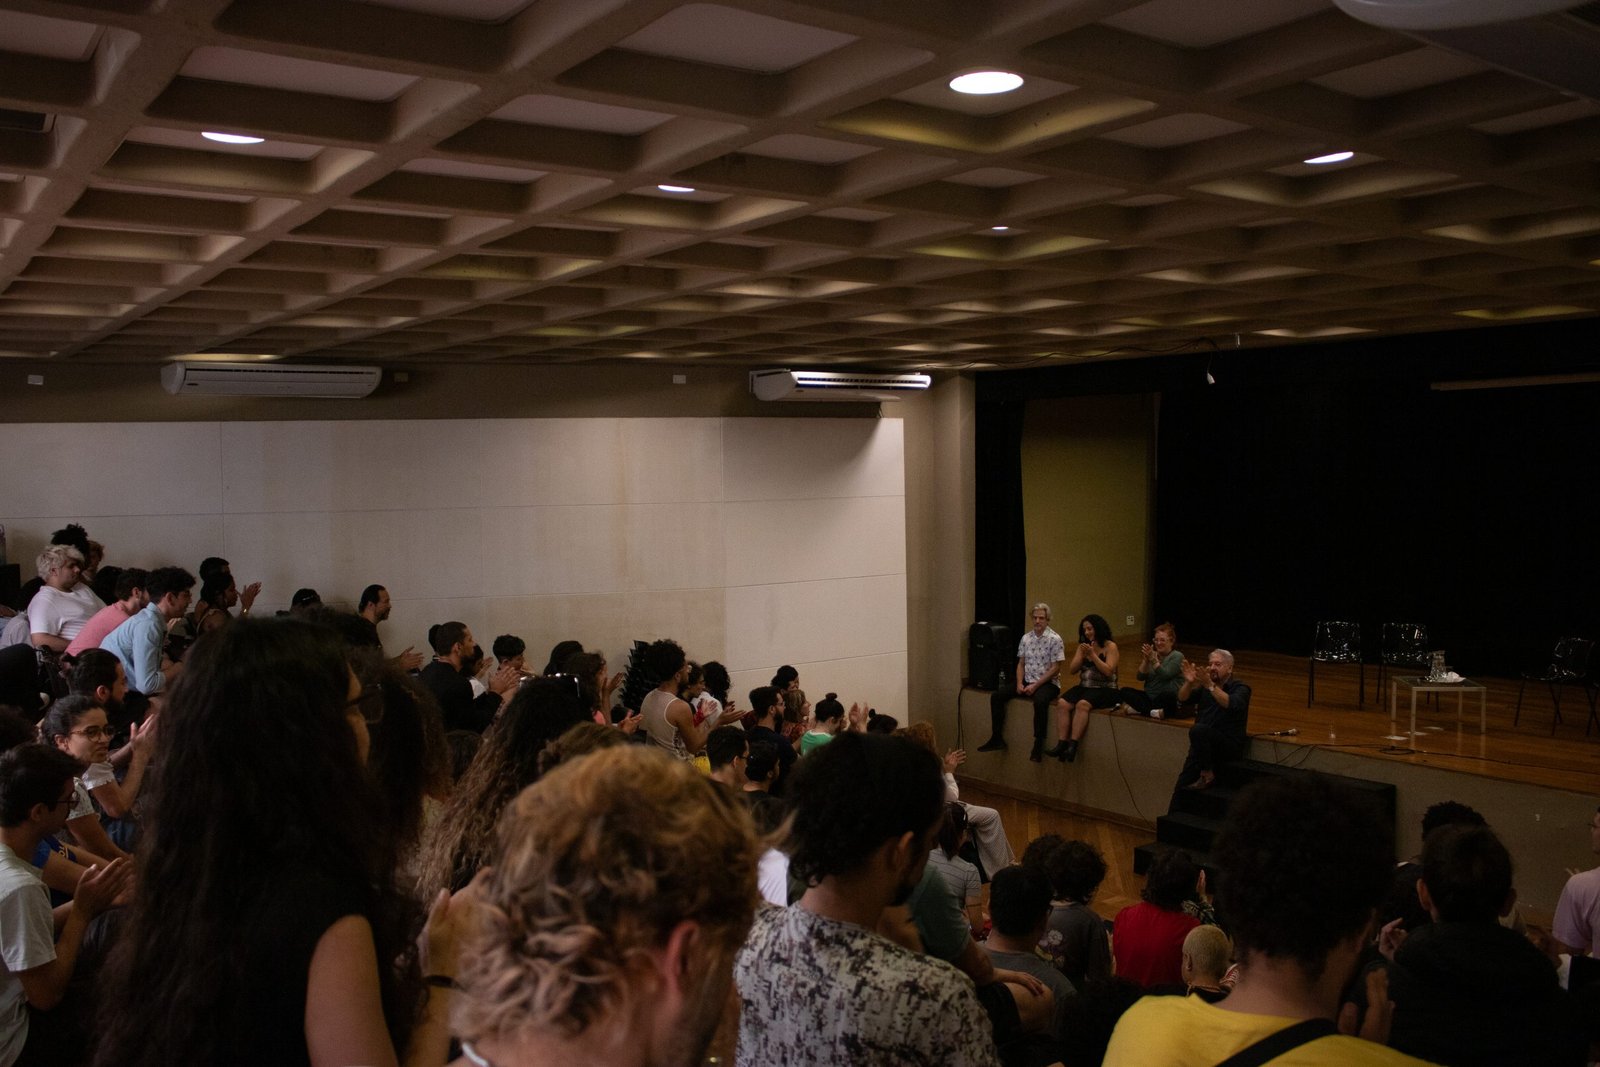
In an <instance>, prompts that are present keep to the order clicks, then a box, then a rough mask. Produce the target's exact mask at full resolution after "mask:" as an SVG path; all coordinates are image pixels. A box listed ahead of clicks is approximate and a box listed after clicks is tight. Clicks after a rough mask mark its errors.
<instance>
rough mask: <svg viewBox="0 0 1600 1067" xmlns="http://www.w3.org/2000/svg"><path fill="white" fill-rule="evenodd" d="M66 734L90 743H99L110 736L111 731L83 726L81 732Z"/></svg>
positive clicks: (102, 727)
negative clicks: (84, 739) (84, 738)
mask: <svg viewBox="0 0 1600 1067" xmlns="http://www.w3.org/2000/svg"><path fill="white" fill-rule="evenodd" d="M67 733H69V734H76V735H78V736H81V737H87V738H88V739H89V740H91V741H99V740H101V739H103V738H107V737H110V736H111V730H110V729H109V728H107V727H104V726H85V727H84V728H83V729H81V730H68V731H67Z"/></svg>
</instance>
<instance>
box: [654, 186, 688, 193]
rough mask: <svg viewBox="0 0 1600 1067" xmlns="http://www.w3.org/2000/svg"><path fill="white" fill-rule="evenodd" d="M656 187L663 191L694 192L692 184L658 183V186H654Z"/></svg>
mask: <svg viewBox="0 0 1600 1067" xmlns="http://www.w3.org/2000/svg"><path fill="white" fill-rule="evenodd" d="M656 188H657V189H660V190H661V191H662V192H663V193H692V192H694V186H692V185H658V186H656Z"/></svg>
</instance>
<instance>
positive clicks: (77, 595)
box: [28, 585, 105, 641]
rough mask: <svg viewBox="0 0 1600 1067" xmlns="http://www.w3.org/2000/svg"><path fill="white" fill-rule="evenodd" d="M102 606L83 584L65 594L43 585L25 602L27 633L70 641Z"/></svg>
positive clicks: (98, 599)
mask: <svg viewBox="0 0 1600 1067" xmlns="http://www.w3.org/2000/svg"><path fill="white" fill-rule="evenodd" d="M103 607H105V604H103V603H102V602H101V600H100V598H99V597H97V596H95V595H94V590H92V589H90V588H89V587H88V586H86V585H78V586H74V587H73V588H72V590H71V591H70V592H67V593H63V592H62V591H61V590H59V589H57V588H55V587H54V586H49V585H46V586H43V587H41V588H40V590H39V591H38V592H37V593H35V594H34V595H33V599H32V600H30V601H28V632H29V633H35V634H50V635H51V636H52V637H64V638H66V639H67V640H68V641H71V640H72V639H73V638H74V637H77V636H78V631H79V630H81V629H83V624H84V623H86V622H88V621H89V620H90V619H92V618H94V617H95V615H96V614H98V613H99V611H100V609H101V608H103Z"/></svg>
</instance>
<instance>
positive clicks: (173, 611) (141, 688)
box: [100, 567, 194, 697]
mask: <svg viewBox="0 0 1600 1067" xmlns="http://www.w3.org/2000/svg"><path fill="white" fill-rule="evenodd" d="M193 589H194V575H192V574H190V573H189V572H188V571H186V570H184V569H183V568H182V567H158V568H156V569H155V570H153V571H151V572H150V577H149V578H148V579H147V580H146V583H145V592H146V593H148V594H149V596H150V604H149V606H148V607H146V608H145V609H144V610H143V611H140V612H139V613H138V614H136V615H133V616H131V617H129V619H128V621H127V622H125V623H123V624H122V625H121V626H118V627H117V628H116V629H115V630H112V631H111V632H110V633H109V634H107V635H106V637H105V640H103V641H101V642H100V647H101V648H103V649H105V650H106V651H107V652H110V653H111V654H112V655H114V656H116V657H117V659H119V660H121V661H122V669H123V671H124V672H125V673H126V674H127V676H128V688H129V689H130V690H132V691H133V692H136V693H143V694H144V695H145V696H147V697H148V696H154V695H155V694H157V693H159V692H161V691H162V690H163V689H164V688H166V685H167V683H168V682H170V681H171V680H172V678H173V677H174V676H175V675H176V674H177V673H178V668H179V666H180V664H177V663H167V664H165V665H163V663H162V650H163V649H164V648H165V647H166V643H167V624H168V623H170V622H172V620H174V619H181V618H183V616H184V613H186V612H187V611H188V610H189V601H190V599H191V597H192V596H193V593H192V590H193Z"/></svg>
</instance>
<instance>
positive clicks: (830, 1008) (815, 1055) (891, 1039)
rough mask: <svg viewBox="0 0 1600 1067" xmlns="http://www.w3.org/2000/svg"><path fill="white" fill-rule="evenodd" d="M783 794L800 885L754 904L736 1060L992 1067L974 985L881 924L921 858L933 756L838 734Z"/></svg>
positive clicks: (934, 811) (739, 976)
mask: <svg viewBox="0 0 1600 1067" xmlns="http://www.w3.org/2000/svg"><path fill="white" fill-rule="evenodd" d="M752 703H753V704H755V705H756V706H757V707H761V705H760V704H759V703H757V702H755V701H752ZM792 792H793V801H794V811H795V814H794V826H793V834H792V838H791V844H792V852H791V855H790V862H791V864H792V866H793V869H794V870H795V872H796V873H797V874H798V875H799V876H800V877H801V878H802V879H804V881H805V882H806V884H807V886H808V887H809V888H807V889H806V891H805V895H804V896H803V897H801V899H800V901H799V903H797V904H794V905H791V906H790V907H787V908H769V909H766V910H763V911H762V912H760V913H759V914H758V915H757V916H756V920H755V925H754V927H753V928H752V929H751V931H750V936H749V938H748V940H746V942H745V944H744V947H743V948H742V949H741V950H740V952H739V954H738V958H737V961H736V963H735V965H734V980H735V982H736V984H737V986H738V989H739V1000H740V1012H739V1044H738V1058H737V1063H738V1064H739V1065H740V1067H791V1065H792V1067H857V1065H859V1064H863V1063H907V1064H910V1063H922V1064H941V1065H948V1067H972V1065H983V1067H995V1065H997V1064H998V1062H999V1061H998V1057H997V1053H996V1050H995V1045H994V1038H993V1032H992V1030H991V1028H990V1024H989V1021H988V1017H987V1015H986V1014H985V1012H984V1010H983V1007H982V1005H981V1004H980V1003H979V1001H978V997H977V994H976V992H975V991H974V989H973V985H972V983H971V982H970V981H968V980H967V979H966V978H965V977H964V976H963V975H962V974H961V973H960V972H959V971H957V970H956V969H955V968H953V967H951V966H950V965H949V964H947V963H943V962H941V961H939V960H935V959H930V958H928V957H927V956H924V955H922V954H920V953H917V952H913V951H912V950H910V949H907V948H904V947H902V946H900V945H897V944H895V943H894V942H892V941H890V940H888V939H887V938H884V937H882V936H880V935H879V934H878V933H877V932H876V930H877V928H878V924H879V921H880V919H882V917H883V912H884V909H885V908H887V907H888V906H889V905H890V904H891V903H895V902H898V901H904V900H905V899H906V897H907V896H908V895H909V894H910V892H911V890H912V889H913V888H914V887H915V886H916V885H917V884H918V882H919V880H920V879H921V876H922V872H923V869H924V868H925V867H926V866H927V858H928V850H929V849H930V848H931V847H932V846H933V842H934V836H935V834H936V833H937V830H938V824H939V820H940V815H941V812H942V810H943V806H944V785H943V783H942V781H941V780H940V775H939V761H938V760H937V759H935V758H934V757H933V756H932V755H930V754H929V753H928V752H927V751H926V750H924V749H921V748H919V747H917V746H916V745H913V744H911V743H910V742H907V741H904V740H901V739H899V738H893V737H879V736H877V735H870V734H847V735H845V736H844V737H841V738H839V739H838V740H837V741H835V742H833V743H832V744H829V745H826V746H824V747H823V748H822V749H821V750H820V751H818V752H817V753H816V755H814V756H812V757H810V758H808V759H806V760H805V761H804V762H803V763H801V764H800V765H799V766H798V767H797V768H796V771H795V780H794V782H793V789H792ZM868 1050H870V1051H868Z"/></svg>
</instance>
